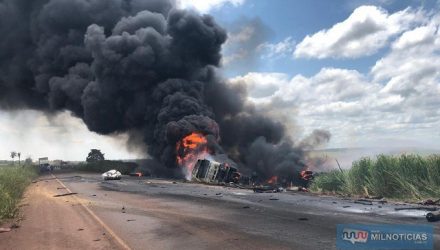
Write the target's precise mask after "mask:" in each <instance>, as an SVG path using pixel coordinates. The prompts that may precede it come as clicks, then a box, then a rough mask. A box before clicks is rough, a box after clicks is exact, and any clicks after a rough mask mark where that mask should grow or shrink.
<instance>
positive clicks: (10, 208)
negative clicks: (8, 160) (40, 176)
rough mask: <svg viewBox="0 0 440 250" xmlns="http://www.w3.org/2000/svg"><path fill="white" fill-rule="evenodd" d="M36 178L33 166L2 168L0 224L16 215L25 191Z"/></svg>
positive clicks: (0, 174) (0, 176) (0, 175)
mask: <svg viewBox="0 0 440 250" xmlns="http://www.w3.org/2000/svg"><path fill="white" fill-rule="evenodd" d="M36 176H37V170H36V168H35V167H33V166H0V222H1V221H2V220H4V219H8V218H12V217H14V216H15V215H16V212H17V205H18V202H19V201H20V199H21V197H22V195H23V192H24V190H25V189H26V187H27V186H28V185H29V184H30V183H31V181H32V179H33V178H35V177H36Z"/></svg>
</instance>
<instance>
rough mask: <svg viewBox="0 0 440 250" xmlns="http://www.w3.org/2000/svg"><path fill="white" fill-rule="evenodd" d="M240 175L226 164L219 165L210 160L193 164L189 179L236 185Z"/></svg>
mask: <svg viewBox="0 0 440 250" xmlns="http://www.w3.org/2000/svg"><path fill="white" fill-rule="evenodd" d="M240 176H241V175H240V173H239V172H237V169H236V168H234V167H231V166H229V164H227V163H219V162H215V161H210V160H206V159H203V160H198V161H197V163H196V164H195V166H194V168H193V170H192V175H191V179H192V180H193V181H197V182H204V183H213V184H219V183H230V182H233V183H237V182H238V181H239V179H240Z"/></svg>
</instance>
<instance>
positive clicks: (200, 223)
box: [0, 173, 440, 249]
mask: <svg viewBox="0 0 440 250" xmlns="http://www.w3.org/2000/svg"><path fill="white" fill-rule="evenodd" d="M47 177H48V176H46V178H47ZM54 177H56V178H48V180H46V181H43V179H42V180H41V181H40V182H38V183H39V185H40V188H41V187H42V186H44V188H46V189H47V190H46V191H45V192H46V193H47V192H51V191H52V192H53V193H54V194H55V193H56V194H62V193H70V192H73V193H76V194H74V195H70V196H62V197H53V195H46V196H45V199H47V200H48V201H47V203H48V204H49V205H48V206H49V207H50V206H51V205H50V204H51V202H56V204H58V206H65V207H66V208H64V210H61V212H60V213H65V214H64V218H63V217H61V219H60V221H59V223H60V225H57V224H56V223H55V221H54V222H53V223H52V224H51V226H57V227H59V228H67V226H65V225H64V224H66V223H67V224H69V223H71V225H74V226H72V228H71V229H69V230H72V232H74V234H68V233H66V234H65V235H63V234H61V233H59V234H57V235H55V234H54V235H51V237H70V241H69V245H63V244H61V243H62V240H61V243H60V244H58V245H56V244H55V245H53V248H52V249H63V248H66V249H79V248H81V247H80V246H81V244H83V245H84V244H85V245H86V246H87V247H86V248H87V249H109V248H110V247H111V248H115V249H336V225H337V224H345V223H351V224H352V223H363V224H428V222H427V221H426V219H425V217H424V215H425V214H426V211H418V210H402V211H396V210H395V208H397V207H404V206H407V205H406V204H395V203H391V202H383V201H376V200H373V201H371V203H370V202H361V203H363V204H360V203H356V200H355V199H345V198H339V197H331V196H317V195H312V194H307V193H302V192H283V193H254V192H253V191H252V190H247V189H240V188H232V187H223V186H208V185H204V184H196V183H186V182H182V181H174V180H163V179H150V178H146V177H140V178H139V177H129V176H124V177H123V178H122V180H116V181H103V180H102V179H101V178H100V175H98V174H84V173H64V174H56V175H55V176H54ZM41 178H43V177H41ZM38 183H35V184H33V185H34V186H35V185H37V184H38ZM32 188H33V187H32V186H31V188H30V189H32ZM34 188H35V187H34ZM33 195H35V194H33V193H29V194H28V195H27V196H28V197H27V198H26V199H29V198H31V197H32V196H33ZM29 196H30V197H29ZM40 199H41V198H40ZM25 202H26V200H25ZM28 202H29V204H30V205H29V207H28V208H25V209H24V211H23V215H24V220H23V222H22V224H23V225H22V226H21V227H20V228H19V229H17V230H16V232H14V233H8V234H0V242H2V244H0V249H20V248H14V247H13V246H11V244H13V242H14V241H15V240H17V239H19V236H20V230H22V231H25V230H26V227H27V226H28V225H27V224H26V223H28V224H32V223H31V222H32V221H33V220H36V219H35V218H34V217H32V216H27V214H30V215H31V214H32V211H33V210H32V209H34V210H35V209H38V208H37V207H36V206H34V205H33V204H32V202H30V201H28ZM54 204H55V203H54ZM69 206H70V208H69V210H66V209H67V207H69ZM72 208H76V209H73V210H72ZM40 209H41V208H40ZM45 209H47V208H45ZM59 209H60V208H58V210H59ZM55 210H57V209H55ZM33 213H35V212H33ZM70 213H71V214H70ZM26 216H27V217H26ZM45 216H47V217H50V216H51V213H45ZM69 218H71V219H69ZM69 221H72V222H69ZM40 224H41V222H40ZM429 224H430V225H435V242H434V244H435V246H437V247H439V246H440V236H439V229H440V223H429ZM35 227H37V226H36V225H34V230H36V229H35ZM80 228H81V229H83V230H81V231H80V233H82V234H79V233H78V230H79V229H80ZM41 230H43V231H44V230H47V229H44V227H43V226H42V227H41ZM63 230H64V229H60V230H59V231H61V232H62V231H63ZM6 235H9V236H6ZM69 235H73V236H69ZM81 235H84V237H82V236H81ZM14 237H15V238H14ZM17 237H18V238H17ZM72 237H75V238H74V239H75V241H72ZM97 239H99V241H98V240H97ZM28 241H32V240H31V239H28ZM35 242H36V243H35V244H34V245H33V246H34V248H28V249H50V247H49V248H47V247H46V248H45V247H44V246H41V248H39V247H38V246H39V245H38V244H47V242H38V241H35ZM75 242H77V243H78V244H76V245H75ZM23 249H24V248H23Z"/></svg>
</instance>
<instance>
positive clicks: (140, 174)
mask: <svg viewBox="0 0 440 250" xmlns="http://www.w3.org/2000/svg"><path fill="white" fill-rule="evenodd" d="M129 175H130V176H134V177H142V176H143V174H142V173H141V172H136V173H130V174H129Z"/></svg>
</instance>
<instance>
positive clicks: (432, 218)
mask: <svg viewBox="0 0 440 250" xmlns="http://www.w3.org/2000/svg"><path fill="white" fill-rule="evenodd" d="M426 219H427V220H428V221H429V222H436V221H440V213H438V212H437V213H428V214H426Z"/></svg>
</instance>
